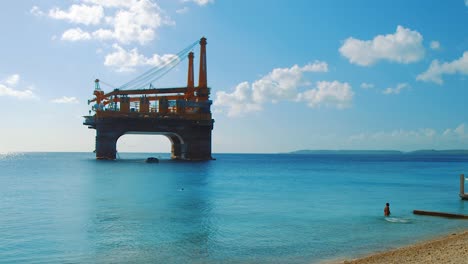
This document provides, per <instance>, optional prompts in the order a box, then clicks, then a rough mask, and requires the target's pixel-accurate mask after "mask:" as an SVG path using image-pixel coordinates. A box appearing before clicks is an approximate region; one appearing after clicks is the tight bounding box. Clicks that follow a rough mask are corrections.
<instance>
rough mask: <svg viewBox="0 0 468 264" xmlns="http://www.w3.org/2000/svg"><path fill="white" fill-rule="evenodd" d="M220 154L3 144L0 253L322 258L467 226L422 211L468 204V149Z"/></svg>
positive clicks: (33, 259) (96, 259) (2, 256)
mask: <svg viewBox="0 0 468 264" xmlns="http://www.w3.org/2000/svg"><path fill="white" fill-rule="evenodd" d="M149 156H160V157H162V158H163V160H162V161H161V162H160V163H158V164H147V163H144V162H143V161H144V159H145V158H147V157H149ZM213 156H214V157H215V158H216V159H217V160H215V161H208V162H176V161H171V160H169V157H168V154H144V153H140V154H138V153H121V154H120V158H121V159H120V160H117V161H96V160H95V159H94V156H93V153H16V154H2V155H0V262H1V263H317V262H321V261H326V260H330V259H339V258H344V257H348V258H350V257H357V256H361V255H363V254H367V253H370V252H373V251H380V250H385V249H389V248H394V247H398V246H403V245H407V244H410V243H412V242H415V241H419V240H422V239H427V238H432V237H434V236H438V235H441V234H447V233H450V232H457V231H460V230H462V229H466V228H468V221H466V220H451V219H445V218H436V217H429V216H415V215H413V214H412V210H414V209H420V210H434V211H443V212H453V213H464V214H468V201H467V202H463V201H461V200H460V199H459V197H458V192H459V174H461V173H466V174H468V156H457V155H443V156H438V155H426V156H424V155H287V154H284V155H283V154H269V155H264V154H251V155H248V154H214V155H213ZM386 202H389V203H390V208H391V211H392V217H394V221H387V220H386V219H385V218H384V217H383V208H384V205H385V203H386Z"/></svg>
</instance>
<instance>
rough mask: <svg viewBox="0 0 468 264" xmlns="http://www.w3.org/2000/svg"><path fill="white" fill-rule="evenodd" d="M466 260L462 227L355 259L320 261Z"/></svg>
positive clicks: (467, 233) (467, 234)
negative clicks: (442, 234) (431, 237)
mask: <svg viewBox="0 0 468 264" xmlns="http://www.w3.org/2000/svg"><path fill="white" fill-rule="evenodd" d="M467 260H468V229H464V230H460V231H454V232H451V233H449V234H447V235H444V236H439V237H436V238H433V239H429V240H424V241H421V242H416V243H414V244H410V245H408V246H403V247H399V248H396V249H390V250H386V251H379V252H374V253H370V254H369V255H365V256H362V257H358V258H355V259H347V258H340V259H336V260H329V261H324V262H320V263H322V264H326V263H327V264H338V263H340V264H374V263H464V262H465V261H467Z"/></svg>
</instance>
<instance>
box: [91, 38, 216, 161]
mask: <svg viewBox="0 0 468 264" xmlns="http://www.w3.org/2000/svg"><path fill="white" fill-rule="evenodd" d="M198 43H199V44H200V70H199V78H198V86H195V85H194V74H193V72H194V71H193V59H194V54H193V52H192V51H190V50H191V49H192V48H193V47H194V46H195V45H196V44H198ZM206 44H207V42H206V38H204V37H203V38H201V39H200V41H197V42H195V43H193V44H192V45H191V46H189V47H188V48H186V49H184V50H183V51H181V52H180V53H179V54H178V56H173V57H171V58H170V59H168V60H167V61H166V62H165V64H164V65H163V67H156V68H153V69H151V70H149V71H148V72H145V73H144V74H143V75H141V76H139V77H137V78H136V79H134V80H132V81H130V82H129V83H127V84H125V85H123V86H121V87H119V89H114V90H113V91H112V92H109V93H104V91H102V90H101V88H100V84H99V80H96V81H95V90H94V96H95V97H94V98H93V99H92V100H89V101H88V104H91V103H93V107H92V109H93V110H94V111H95V114H94V115H89V116H84V118H85V121H84V123H83V124H84V125H87V126H88V127H89V128H91V129H96V149H95V152H96V158H97V159H109V160H113V159H115V158H116V153H117V149H116V145H117V140H118V139H119V137H121V136H122V135H124V134H158V135H164V136H166V137H168V138H169V140H170V141H171V144H172V146H171V157H172V158H173V159H181V160H210V159H212V156H211V131H212V130H213V124H214V119H212V115H211V110H210V107H211V104H212V101H211V100H210V99H209V96H210V88H208V82H207V68H206ZM189 51H190V52H189ZM185 56H187V58H188V76H187V86H186V87H177V88H155V87H153V86H152V84H151V82H153V81H154V80H156V79H158V78H160V77H162V75H164V74H165V73H167V71H169V70H170V69H172V68H173V67H174V66H175V65H177V64H178V63H179V62H180V61H181V58H184V57H185ZM148 82H149V87H148V88H146V89H145V88H143V89H141V88H138V87H142V86H143V85H147V84H148ZM129 87H130V88H133V87H136V88H137V89H128V88H129ZM122 88H123V89H122Z"/></svg>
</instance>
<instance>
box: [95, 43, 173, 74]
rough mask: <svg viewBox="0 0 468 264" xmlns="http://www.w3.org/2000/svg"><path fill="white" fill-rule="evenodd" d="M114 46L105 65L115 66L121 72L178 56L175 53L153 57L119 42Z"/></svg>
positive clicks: (107, 56)
mask: <svg viewBox="0 0 468 264" xmlns="http://www.w3.org/2000/svg"><path fill="white" fill-rule="evenodd" d="M112 47H113V48H114V49H115V51H114V52H113V53H110V54H108V55H106V58H105V60H104V65H106V66H109V67H113V68H115V69H116V70H117V71H120V72H124V71H133V70H135V67H138V66H144V65H152V66H156V65H160V64H162V63H165V62H168V61H170V60H173V59H175V58H176V55H174V54H165V55H162V56H160V55H158V54H154V55H153V56H152V57H145V56H144V55H143V54H140V53H139V52H138V49H137V48H134V49H131V50H128V51H127V50H125V49H124V48H122V47H121V46H119V45H118V44H114V45H113V46H112Z"/></svg>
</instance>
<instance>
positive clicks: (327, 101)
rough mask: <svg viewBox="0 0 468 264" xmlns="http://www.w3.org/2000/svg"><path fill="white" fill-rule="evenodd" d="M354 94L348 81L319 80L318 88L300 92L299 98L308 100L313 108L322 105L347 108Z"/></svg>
mask: <svg viewBox="0 0 468 264" xmlns="http://www.w3.org/2000/svg"><path fill="white" fill-rule="evenodd" d="M353 96H354V92H353V90H352V88H351V85H349V84H348V83H341V82H338V81H333V82H327V81H321V82H317V85H316V88H314V89H310V90H308V91H305V92H303V93H299V94H298V96H297V100H298V101H303V102H307V105H308V106H309V107H313V108H314V107H318V106H321V105H324V106H332V107H337V108H346V107H349V106H350V105H351V102H352V100H353Z"/></svg>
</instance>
